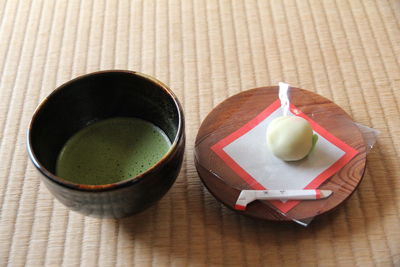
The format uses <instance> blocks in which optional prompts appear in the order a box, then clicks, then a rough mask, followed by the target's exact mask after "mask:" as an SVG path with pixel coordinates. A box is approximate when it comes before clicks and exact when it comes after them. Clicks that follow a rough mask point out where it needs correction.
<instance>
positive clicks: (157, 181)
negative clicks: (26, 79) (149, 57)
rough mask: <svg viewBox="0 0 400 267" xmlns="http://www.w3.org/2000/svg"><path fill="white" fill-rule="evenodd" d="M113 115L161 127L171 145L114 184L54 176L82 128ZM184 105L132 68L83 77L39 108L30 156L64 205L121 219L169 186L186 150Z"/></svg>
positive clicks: (29, 138) (31, 134)
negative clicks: (155, 159) (156, 158)
mask: <svg viewBox="0 0 400 267" xmlns="http://www.w3.org/2000/svg"><path fill="white" fill-rule="evenodd" d="M112 117H137V118H141V119H144V120H147V121H150V122H152V123H154V124H155V125H157V126H158V127H160V128H161V129H163V130H164V132H165V133H166V134H167V136H168V138H169V139H170V140H171V143H172V146H171V148H170V150H169V151H168V152H167V154H166V155H164V157H163V158H162V159H161V160H160V161H159V162H158V163H157V164H156V165H154V166H153V167H151V168H150V169H148V170H147V171H146V172H144V173H142V174H140V175H138V176H135V177H132V178H130V179H128V180H124V181H121V182H118V183H113V184H106V185H85V184H76V183H72V182H69V181H67V180H64V179H62V178H60V177H58V176H56V175H55V166H56V160H57V157H58V154H59V152H60V150H61V149H62V147H63V146H64V144H65V143H66V141H67V140H68V139H69V138H70V137H71V136H72V135H73V134H74V133H76V132H77V131H79V130H80V129H82V128H83V127H85V126H87V125H89V124H91V123H94V122H96V121H99V120H102V119H107V118H112ZM184 127H185V126H184V116H183V111H182V107H181V105H180V104H179V102H178V99H177V98H176V96H175V95H174V94H173V93H172V91H171V90H170V89H169V88H168V87H167V86H166V85H164V84H162V83H161V82H159V81H158V80H156V79H154V78H152V77H150V76H147V75H145V74H142V73H138V72H133V71H122V70H110V71H100V72H95V73H91V74H87V75H83V76H81V77H78V78H76V79H74V80H71V81H69V82H67V83H65V84H63V85H61V86H60V87H58V88H57V89H56V90H54V91H53V92H52V93H51V94H50V95H49V96H48V97H46V98H45V99H44V100H43V102H42V103H41V104H40V105H39V106H38V107H37V109H36V111H35V113H34V115H33V117H32V120H31V122H30V125H29V129H28V133H27V149H28V154H29V157H30V159H31V160H32V162H33V164H34V165H35V166H36V168H37V169H38V170H39V171H40V172H41V173H42V174H43V176H42V180H43V182H44V183H45V184H46V186H47V188H48V189H49V190H50V192H51V193H52V194H53V195H54V196H55V197H56V198H57V199H58V200H59V201H60V202H62V203H63V204H64V205H65V206H67V207H69V208H70V209H72V210H74V211H77V212H79V213H82V214H85V215H89V216H94V217H112V218H122V217H126V216H129V215H132V214H135V213H137V212H140V211H142V210H144V209H146V208H147V207H149V206H151V205H152V204H154V203H155V202H157V201H158V200H159V199H160V198H161V197H162V196H164V194H165V193H166V192H167V191H168V190H169V188H170V187H171V186H172V184H173V183H174V181H175V180H176V177H177V176H178V173H179V170H180V167H181V165H182V160H183V154H184V148H185V130H184Z"/></svg>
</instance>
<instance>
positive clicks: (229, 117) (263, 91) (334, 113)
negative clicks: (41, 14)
mask: <svg viewBox="0 0 400 267" xmlns="http://www.w3.org/2000/svg"><path fill="white" fill-rule="evenodd" d="M278 90H279V89H278V87H277V86H271V87H261V88H256V89H251V90H247V91H244V92H242V93H239V94H237V95H234V96H232V97H230V98H228V99H227V100H225V101H223V102H222V103H221V104H219V105H218V106H217V107H215V109H213V110H212V111H211V112H210V114H209V115H208V116H207V117H206V118H205V120H204V122H203V123H202V124H201V126H200V129H199V132H198V134H197V137H196V145H195V146H196V147H195V164H196V168H197V171H198V172H199V175H200V178H201V179H202V181H203V182H204V184H205V186H206V187H207V188H208V189H209V190H210V192H211V193H212V194H213V195H214V196H215V197H216V198H217V199H218V200H219V201H221V202H222V203H224V204H225V205H227V206H228V207H229V208H231V209H234V206H235V204H236V200H237V198H238V196H239V193H240V191H239V190H238V188H242V186H241V185H242V184H243V182H244V181H243V179H242V178H241V177H240V176H239V175H238V174H237V173H235V172H234V171H233V170H232V169H231V168H230V167H229V166H228V165H227V164H226V163H225V162H224V161H223V160H222V159H221V158H219V157H218V156H216V154H215V152H214V151H213V150H212V149H211V147H212V146H213V145H214V144H216V143H217V142H219V141H220V140H221V139H223V138H225V137H226V136H228V135H230V134H231V133H233V132H235V131H237V130H238V129H240V128H241V127H243V125H245V124H246V123H248V122H249V121H250V120H252V119H253V118H254V117H256V116H257V115H258V114H260V113H261V112H262V111H263V110H265V109H266V108H267V107H268V106H269V105H271V104H272V103H273V102H275V101H276V100H277V99H278ZM289 95H290V101H291V103H292V104H293V105H295V106H296V107H297V108H298V109H299V110H300V111H302V112H303V113H305V114H306V115H307V116H308V117H310V118H312V119H313V120H314V121H315V122H316V123H317V124H319V125H320V126H322V127H323V128H324V129H326V130H327V131H328V132H329V133H331V134H333V135H334V136H336V137H338V138H339V139H340V140H342V141H344V142H345V143H346V144H348V145H350V146H351V147H353V148H355V149H356V150H357V151H358V154H357V155H356V156H355V157H354V158H353V159H352V160H351V161H350V162H349V163H347V164H346V165H345V166H344V167H343V168H342V169H340V170H339V172H337V173H336V174H335V175H333V176H332V177H331V178H329V179H328V180H327V181H326V182H324V183H323V184H322V185H321V186H320V187H319V188H320V189H326V190H332V192H333V195H332V196H331V197H329V198H327V199H325V200H320V201H302V202H301V203H300V204H299V205H297V206H296V207H294V208H293V209H291V210H290V211H289V212H288V213H286V214H281V213H280V212H278V211H277V210H276V208H275V209H274V208H272V207H271V206H270V205H269V204H268V203H267V202H261V201H256V202H254V203H252V204H250V205H249V206H248V207H247V209H246V210H245V211H243V212H240V213H241V214H243V215H248V216H250V217H255V218H260V219H264V220H274V221H279V220H282V221H291V220H293V219H295V220H303V221H308V220H310V219H312V218H313V217H315V216H318V215H322V214H324V213H326V212H328V211H331V210H332V209H334V208H336V207H337V206H338V205H340V204H341V203H343V201H344V200H346V199H347V198H348V197H349V196H350V195H351V194H352V193H353V192H354V190H356V188H357V187H358V185H359V184H360V182H361V179H362V177H363V175H364V171H365V164H366V155H367V153H366V146H365V144H364V138H363V136H362V134H361V132H360V130H359V129H358V127H357V126H356V125H355V124H354V123H353V121H352V119H351V117H350V116H349V115H347V114H346V112H345V111H343V110H342V109H341V108H340V107H339V106H337V105H336V104H334V103H333V102H332V101H330V100H328V99H326V98H324V97H321V96H320V95H318V94H315V93H312V92H309V91H307V90H304V89H299V88H293V87H292V88H290V93H289ZM294 179H295V178H294ZM247 189H252V188H251V187H250V186H249V187H248V188H247Z"/></svg>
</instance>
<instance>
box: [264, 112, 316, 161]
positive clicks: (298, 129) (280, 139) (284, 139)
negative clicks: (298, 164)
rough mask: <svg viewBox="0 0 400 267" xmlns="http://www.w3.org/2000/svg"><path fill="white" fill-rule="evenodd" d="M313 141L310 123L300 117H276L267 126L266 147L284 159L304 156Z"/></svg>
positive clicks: (289, 159)
mask: <svg viewBox="0 0 400 267" xmlns="http://www.w3.org/2000/svg"><path fill="white" fill-rule="evenodd" d="M316 137H317V136H316ZM315 141H316V140H313V130H312V128H311V125H310V123H308V121H307V120H305V119H303V118H302V117H297V116H282V117H278V118H276V119H274V120H273V121H272V122H271V123H270V124H269V125H268V128H267V144H268V148H269V149H270V150H271V152H272V153H273V154H274V155H275V156H276V157H278V158H280V159H282V160H285V161H295V160H300V159H302V158H304V157H305V156H307V155H308V154H309V153H310V151H311V149H312V147H313V142H315Z"/></svg>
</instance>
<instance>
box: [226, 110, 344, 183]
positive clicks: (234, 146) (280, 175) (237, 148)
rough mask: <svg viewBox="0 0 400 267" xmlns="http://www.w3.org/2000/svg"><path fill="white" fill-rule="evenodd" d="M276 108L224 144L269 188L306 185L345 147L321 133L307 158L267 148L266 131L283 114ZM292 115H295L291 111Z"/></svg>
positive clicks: (249, 171)
mask: <svg viewBox="0 0 400 267" xmlns="http://www.w3.org/2000/svg"><path fill="white" fill-rule="evenodd" d="M282 114H283V113H282V109H281V108H278V109H276V110H275V111H274V112H273V113H272V114H271V115H269V116H268V117H267V118H265V119H264V120H263V121H262V122H260V123H259V124H258V125H257V126H255V127H254V128H253V129H251V130H250V131H249V132H247V133H246V134H244V135H242V136H240V137H239V138H237V139H236V140H234V141H233V142H232V143H230V144H228V145H227V146H225V147H224V148H223V150H224V152H225V153H227V154H228V155H229V156H230V157H231V158H232V159H233V160H234V161H235V162H236V163H237V164H238V165H239V166H240V167H241V168H242V169H244V170H245V171H246V172H247V173H248V174H250V175H251V176H252V178H254V179H255V180H256V181H257V182H258V183H259V184H261V185H262V186H264V187H265V188H267V189H304V188H305V187H306V186H307V185H308V184H310V183H311V182H312V181H313V180H314V179H315V178H316V177H317V176H318V175H320V174H321V173H322V172H324V171H325V170H327V169H328V168H329V167H330V166H331V165H332V164H334V163H335V162H336V161H338V160H339V159H340V158H341V157H342V156H343V155H344V154H345V151H343V150H342V149H340V148H339V147H337V146H336V145H334V144H332V143H331V142H330V141H328V140H327V139H325V138H324V137H322V136H321V135H320V134H318V133H317V132H315V133H316V134H317V135H318V142H317V145H316V147H315V149H314V151H312V153H311V154H310V155H309V156H308V157H307V158H305V159H303V160H301V161H297V162H285V161H283V160H281V159H279V158H276V157H275V156H274V155H273V154H272V153H271V152H270V150H269V149H268V147H267V141H266V131H267V127H268V124H269V123H270V122H271V121H272V120H273V119H275V118H277V117H279V116H282ZM289 115H294V114H293V113H291V112H289Z"/></svg>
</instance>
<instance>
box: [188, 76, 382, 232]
mask: <svg viewBox="0 0 400 267" xmlns="http://www.w3.org/2000/svg"><path fill="white" fill-rule="evenodd" d="M264 90H269V89H268V88H265V89H264ZM257 92H259V91H257ZM296 92H297V96H296V99H299V97H303V98H304V97H306V95H304V96H302V95H301V94H302V93H301V92H299V91H296ZM268 97H271V96H268ZM262 98H263V94H259V93H255V94H253V95H252V94H248V95H246V97H245V98H243V99H244V100H243V101H241V102H240V103H241V105H240V106H237V107H235V108H234V109H231V112H230V113H229V114H224V115H223V118H224V123H220V124H219V125H218V127H216V128H215V129H213V130H212V131H210V132H207V133H206V134H205V135H204V136H201V137H200V139H198V140H197V141H196V147H195V157H196V159H195V160H196V162H197V164H198V165H199V166H200V167H201V168H202V169H203V170H207V171H208V172H209V174H211V175H212V176H213V177H214V178H215V179H219V180H220V181H222V182H223V183H224V184H225V185H226V186H227V187H232V188H235V189H237V190H239V191H240V190H266V189H267V190H269V189H274V190H300V189H320V188H322V189H329V190H332V191H333V192H334V194H335V195H336V196H335V199H336V200H335V201H339V200H340V201H341V200H344V199H346V198H347V195H349V192H348V191H349V189H348V188H347V187H348V181H347V180H346V179H347V178H346V176H345V175H340V176H341V178H340V177H339V178H335V180H334V181H333V182H329V181H330V179H331V178H332V177H333V176H334V175H335V174H337V173H338V172H341V171H343V173H345V172H346V173H347V175H349V176H351V175H352V174H353V173H356V175H357V174H359V173H361V172H362V173H363V172H364V169H365V168H364V167H365V166H361V167H357V166H356V165H354V164H353V162H358V161H362V160H364V163H365V155H366V153H367V152H369V151H370V150H371V149H372V147H373V146H374V144H375V141H376V139H377V136H378V134H379V132H378V131H376V130H374V129H371V128H369V127H367V126H364V125H361V124H358V123H354V122H353V121H352V120H351V118H350V117H348V116H347V115H346V114H344V115H342V113H339V115H338V114H337V113H335V112H331V111H330V108H331V106H330V105H329V104H328V102H326V103H325V102H324V101H322V102H321V104H318V105H310V106H308V105H304V103H307V99H302V103H303V104H302V105H301V106H300V107H298V106H296V101H294V103H292V99H291V88H290V87H289V86H288V85H287V84H285V83H280V90H279V92H276V96H275V98H276V100H274V101H273V102H272V104H266V105H265V107H262V108H261V109H260V112H258V111H257V112H258V113H255V114H254V116H251V117H250V118H249V119H248V120H247V121H243V120H240V117H243V114H246V111H248V110H250V111H251V110H252V105H253V103H260V102H262ZM311 100H312V99H310V101H311ZM297 102H298V101H297ZM258 105H259V104H258ZM332 105H334V104H332ZM261 106H262V104H261ZM217 109H218V107H217ZM343 113H344V112H343ZM286 115H288V116H300V117H303V118H305V119H306V120H307V121H308V122H309V123H310V124H311V126H312V128H313V131H314V134H316V135H318V141H317V144H316V145H315V147H314V148H313V150H312V152H311V153H310V154H309V155H308V156H307V157H306V158H304V159H301V160H299V161H293V162H286V161H283V160H281V159H279V158H277V157H275V156H274V155H273V154H272V152H271V151H270V150H269V149H268V147H267V144H266V129H267V127H268V125H269V123H270V122H271V121H272V120H273V119H274V118H277V117H279V116H286ZM238 118H239V119H238ZM236 123H239V124H240V127H238V126H237V125H236ZM330 125H337V127H339V128H340V127H342V128H343V131H341V130H338V129H336V128H332V127H331V126H330ZM327 126H329V127H327ZM328 128H330V129H334V130H335V134H333V133H332V132H331V131H330V130H329V129H328ZM347 128H349V129H350V130H351V131H350V132H348V133H350V134H354V133H355V136H354V138H350V137H349V136H347V135H346V134H348V133H347V132H346V129H347ZM357 129H358V130H357ZM353 140H354V141H353ZM357 140H361V141H358V142H357ZM205 149H208V150H207V151H209V152H207V153H203V152H201V151H205ZM221 162H222V163H221ZM343 168H345V170H342V169H343ZM232 174H233V175H232ZM338 176H339V175H338ZM361 176H362V174H361ZM348 179H351V177H350V178H348ZM341 194H343V196H341ZM350 194H351V192H350ZM337 199H339V200H337ZM257 201H260V202H262V204H263V205H265V209H266V212H267V210H271V209H272V210H274V211H275V212H276V214H279V215H280V216H281V217H283V218H284V220H286V221H288V220H291V221H294V222H296V223H298V224H301V225H303V226H307V225H308V224H309V223H310V222H311V221H312V220H313V218H314V217H315V216H317V215H319V214H320V213H324V212H326V211H327V210H329V209H330V207H331V206H332V205H334V204H332V201H333V200H332V201H330V200H329V198H328V199H326V200H315V201H314V200H306V201H308V202H309V203H311V202H312V204H306V205H299V204H301V203H302V201H297V200H295V201H294V200H290V201H280V200H273V201H263V200H257ZM307 205H309V206H310V207H309V208H308V207H307Z"/></svg>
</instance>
